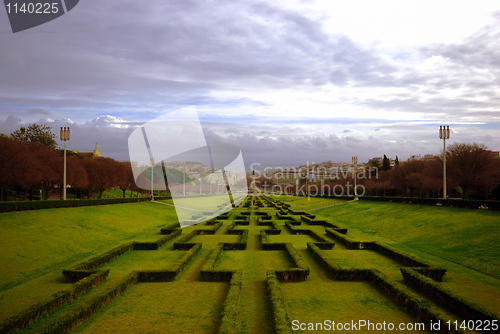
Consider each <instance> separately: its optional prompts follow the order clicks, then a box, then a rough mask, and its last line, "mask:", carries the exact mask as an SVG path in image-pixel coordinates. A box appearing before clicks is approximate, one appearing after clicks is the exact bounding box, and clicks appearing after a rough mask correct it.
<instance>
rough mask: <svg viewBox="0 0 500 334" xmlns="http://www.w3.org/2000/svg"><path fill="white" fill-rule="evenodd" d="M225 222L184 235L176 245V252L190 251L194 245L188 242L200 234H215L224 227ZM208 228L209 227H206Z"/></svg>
mask: <svg viewBox="0 0 500 334" xmlns="http://www.w3.org/2000/svg"><path fill="white" fill-rule="evenodd" d="M222 224H223V222H217V223H216V224H214V225H208V226H210V227H208V228H204V229H197V230H193V231H191V232H190V233H188V234H186V235H184V236H183V237H181V238H180V239H179V240H177V242H175V243H174V249H176V250H182V249H184V250H185V249H189V248H191V247H192V244H191V243H189V244H188V241H189V240H191V239H192V238H194V237H195V236H196V235H198V234H215V232H216V231H217V230H218V229H219V228H220V227H221V226H222ZM205 226H207V225H205ZM184 244H186V245H184Z"/></svg>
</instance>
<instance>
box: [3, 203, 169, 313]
mask: <svg viewBox="0 0 500 334" xmlns="http://www.w3.org/2000/svg"><path fill="white" fill-rule="evenodd" d="M176 219H177V218H176V214H175V209H174V208H173V207H171V206H167V205H158V204H154V203H149V202H143V203H129V204H113V205H104V206H88V207H79V208H62V209H46V210H36V211H21V212H7V213H1V214H0V235H2V242H1V243H0V254H2V255H1V259H2V260H1V261H2V265H1V266H0V319H3V318H5V317H6V316H9V315H12V314H15V313H16V310H17V311H18V310H19V309H22V308H24V307H27V306H29V305H30V304H31V303H33V302H34V301H36V300H39V299H43V298H45V297H48V296H49V295H51V294H52V293H54V292H56V291H59V290H61V284H60V283H61V281H62V279H63V277H62V275H61V272H62V270H63V268H65V267H68V266H69V265H71V264H74V263H78V262H80V261H82V260H84V259H87V258H90V257H92V256H95V255H98V254H101V253H103V252H105V251H107V250H109V249H111V248H114V247H117V246H119V245H121V244H123V243H124V242H126V241H131V240H153V239H155V238H158V235H156V236H155V234H157V233H158V231H159V229H160V228H161V227H163V226H165V225H167V224H169V223H171V222H175V221H176ZM41 285H43V286H45V287H44V289H37V288H36V287H39V286H41ZM63 287H65V285H63ZM28 292H29V294H28Z"/></svg>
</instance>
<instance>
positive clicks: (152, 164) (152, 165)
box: [150, 157, 155, 201]
mask: <svg viewBox="0 0 500 334" xmlns="http://www.w3.org/2000/svg"><path fill="white" fill-rule="evenodd" d="M150 162H151V200H152V201H154V200H155V198H154V194H153V170H154V166H155V158H153V157H151V159H150Z"/></svg>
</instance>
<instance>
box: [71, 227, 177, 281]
mask: <svg viewBox="0 0 500 334" xmlns="http://www.w3.org/2000/svg"><path fill="white" fill-rule="evenodd" d="M170 231H171V232H170V234H167V235H165V236H164V237H161V238H160V239H158V240H157V241H152V242H136V241H132V242H128V243H126V244H123V245H121V246H118V247H116V248H113V249H111V250H109V251H107V252H105V253H103V254H101V255H98V256H95V257H93V258H91V259H89V260H87V261H85V262H82V263H79V264H77V265H75V266H73V267H70V268H68V269H64V270H63V275H64V277H66V279H67V280H68V281H70V282H76V281H78V280H81V279H82V278H85V277H87V276H89V275H92V274H94V273H95V272H96V270H94V269H96V268H98V267H100V266H102V265H103V264H105V263H108V262H109V261H111V260H113V259H114V258H116V257H118V256H120V255H123V254H125V253H127V252H128V251H131V250H156V249H158V248H160V247H161V246H162V245H164V244H165V243H167V242H168V241H169V240H172V239H174V238H175V237H177V236H178V235H180V234H181V230H180V229H173V230H170Z"/></svg>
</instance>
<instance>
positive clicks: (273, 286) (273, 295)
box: [266, 270, 292, 334]
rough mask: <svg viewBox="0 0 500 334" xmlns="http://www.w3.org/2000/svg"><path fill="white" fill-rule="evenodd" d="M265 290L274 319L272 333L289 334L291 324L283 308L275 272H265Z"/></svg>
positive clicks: (281, 295)
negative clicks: (267, 293)
mask: <svg viewBox="0 0 500 334" xmlns="http://www.w3.org/2000/svg"><path fill="white" fill-rule="evenodd" d="M266 285H267V290H268V292H269V296H270V299H271V309H272V314H273V318H274V332H275V333H276V334H291V333H292V324H291V322H290V318H289V317H288V312H287V311H286V307H285V300H284V298H283V294H282V293H281V288H280V282H279V281H278V277H277V276H276V272H274V271H272V270H268V271H267V278H266Z"/></svg>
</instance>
